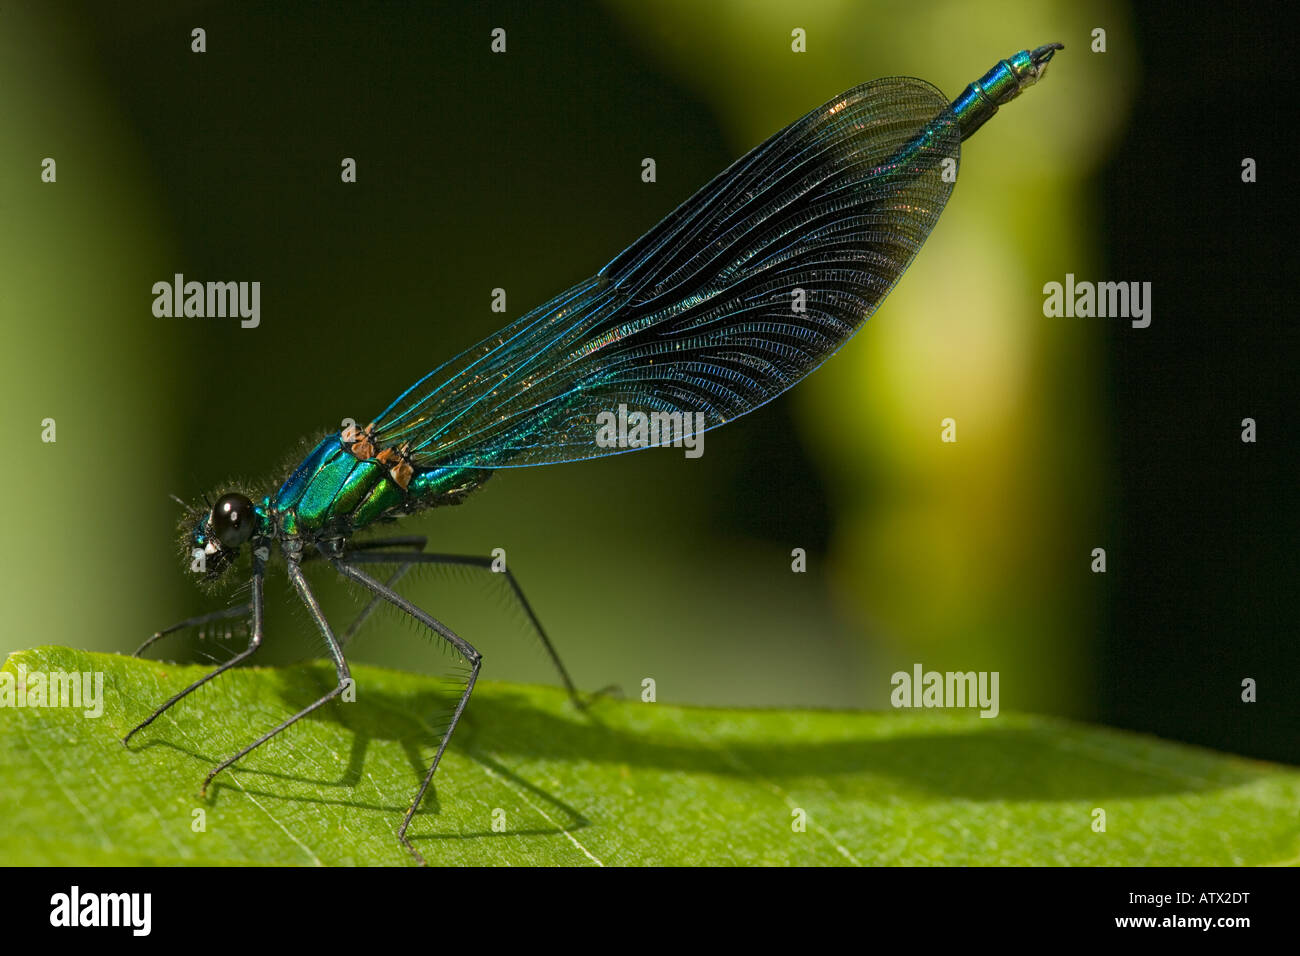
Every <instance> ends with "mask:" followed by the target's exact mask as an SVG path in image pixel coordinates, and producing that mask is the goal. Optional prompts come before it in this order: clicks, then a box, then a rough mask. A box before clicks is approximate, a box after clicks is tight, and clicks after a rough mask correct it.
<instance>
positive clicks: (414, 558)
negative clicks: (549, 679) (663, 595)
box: [344, 551, 586, 709]
mask: <svg viewBox="0 0 1300 956" xmlns="http://www.w3.org/2000/svg"><path fill="white" fill-rule="evenodd" d="M344 560H345V561H351V562H353V563H355V564H402V565H404V567H402V568H400V569H399V571H400V574H405V573H406V571H407V570H409V569H410V566H411V565H413V564H456V565H462V566H466V567H473V568H479V569H482V570H486V571H489V572H492V558H487V557H482V556H480V555H476V554H424V553H422V552H418V551H408V552H401V553H398V552H390V553H384V554H374V553H369V552H367V553H364V554H348V555H345V556H344ZM493 573H499V574H502V575H504V577H505V579H506V581H507V582H508V583H509V584H510V590H511V592H512V593H513V594H514V596H515V599H516V600H518V602H519V605H520V607H522V608H523V609H524V613H525V614H526V615H528V620H529V622H530V623H531V624H532V626H533V630H534V631H536V632H537V636H538V637H539V638H541V641H542V646H543V647H545V648H546V653H547V654H548V655H549V656H550V658H551V663H553V664H554V665H555V669H556V671H558V672H559V674H560V680H562V681H563V682H564V688H565V690H567V691H568V692H569V699H570V700H572V701H573V703H574V705H575V706H576V707H578V708H579V709H584V708H585V707H586V703H585V702H584V701H583V699H582V698H581V697H580V696H579V694H578V691H577V688H576V687H574V684H573V680H572V679H571V678H570V677H569V672H568V671H567V670H566V669H565V667H564V664H563V662H562V661H561V660H560V655H559V654H558V653H556V650H555V645H553V644H552V643H551V639H550V638H549V637H548V636H547V634H546V629H545V628H543V627H542V622H541V621H540V620H538V618H537V614H536V613H535V612H534V611H533V606H532V605H531V604H529V603H528V598H526V597H524V592H523V589H522V588H520V587H519V582H518V581H516V580H515V576H514V574H513V572H511V570H510V569H509V568H506V569H505V570H503V571H500V572H493ZM400 574H399V575H398V576H400ZM371 603H372V604H373V602H371ZM367 610H368V609H367Z"/></svg>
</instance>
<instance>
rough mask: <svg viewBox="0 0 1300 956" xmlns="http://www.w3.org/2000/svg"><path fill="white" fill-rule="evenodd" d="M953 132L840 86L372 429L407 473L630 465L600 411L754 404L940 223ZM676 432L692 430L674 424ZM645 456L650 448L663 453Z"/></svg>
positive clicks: (858, 313)
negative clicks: (603, 459)
mask: <svg viewBox="0 0 1300 956" xmlns="http://www.w3.org/2000/svg"><path fill="white" fill-rule="evenodd" d="M960 144H961V134H960V131H959V129H958V127H957V124H956V122H955V121H954V119H953V116H952V114H951V112H950V111H949V109H948V103H947V101H946V100H945V98H944V97H943V95H942V94H941V93H940V92H939V91H938V90H936V89H935V88H934V87H933V86H931V85H930V84H928V83H926V82H924V81H923V80H917V79H912V78H907V77H890V78H887V79H882V80H875V81H872V82H870V83H865V84H863V85H862V86H858V87H855V88H854V89H852V90H849V91H848V92H846V93H844V94H842V95H841V96H838V97H836V98H835V99H833V100H831V101H830V102H829V103H827V104H825V105H824V106H822V107H821V108H819V109H816V110H814V111H812V112H811V113H809V114H808V115H806V116H804V117H803V118H802V119H800V120H798V121H797V122H795V123H793V124H791V125H790V126H788V127H786V128H785V129H784V130H782V131H781V132H779V133H777V134H776V135H774V136H772V137H771V138H770V139H769V140H767V141H766V142H765V143H763V144H761V145H760V146H758V147H756V148H755V149H753V150H751V151H750V152H749V153H748V154H747V155H745V156H743V157H742V158H741V159H739V160H737V161H736V162H735V163H733V164H732V165H731V166H730V167H729V168H728V169H726V170H725V171H724V172H722V173H721V174H719V175H718V176H717V177H716V178H715V179H714V180H713V181H712V182H710V183H709V184H708V185H707V186H705V187H704V188H703V189H701V190H700V191H699V192H697V193H696V194H695V195H694V196H692V197H691V198H690V199H688V200H687V201H686V202H685V203H683V204H682V205H681V206H679V207H678V208H677V209H676V210H674V211H673V212H672V213H671V214H669V215H668V216H667V217H666V218H664V219H663V220H662V221H661V222H660V223H659V224H658V225H656V226H655V227H654V228H653V229H651V230H650V231H649V232H647V233H646V234H645V235H644V236H642V237H641V238H640V239H638V240H637V241H636V242H635V243H633V244H632V245H631V246H630V247H629V248H627V249H626V250H624V251H623V252H622V253H621V254H620V255H619V256H618V257H617V258H615V259H614V260H613V261H612V262H610V263H609V264H608V265H606V266H605V267H604V268H603V269H601V270H600V272H598V273H597V274H596V275H595V276H594V277H592V278H591V279H588V280H586V281H584V282H580V283H578V284H577V285H575V286H574V287H573V288H571V289H569V290H567V291H566V292H564V293H562V294H560V295H559V296H557V297H556V298H554V299H552V300H551V301H550V302H548V303H546V304H545V305H543V306H541V307H540V308H538V309H535V310H533V311H532V312H529V313H528V314H527V315H525V316H523V317H522V318H520V319H519V320H517V321H516V322H514V323H512V324H511V325H509V326H507V327H506V328H505V329H503V330H501V331H500V332H498V333H496V334H495V335H493V336H490V337H489V338H487V339H484V340H483V341H482V342H480V343H478V344H477V345H475V346H474V347H473V348H470V349H469V350H467V351H465V352H463V353H461V354H460V355H458V356H457V357H456V358H454V359H452V360H451V361H449V362H447V363H446V364H445V365H443V366H441V367H439V368H438V369H435V370H434V371H433V372H430V373H429V374H428V375H426V376H425V377H424V378H423V379H421V380H420V381H418V382H416V383H415V384H414V385H412V386H411V387H410V388H409V389H407V390H406V392H405V393H403V394H402V395H401V396H400V397H399V398H398V399H397V400H396V401H394V402H393V403H392V404H391V405H390V406H389V407H388V408H387V409H385V410H384V412H383V413H382V414H381V415H380V416H379V417H378V418H377V419H376V420H375V421H376V428H375V431H376V436H377V438H378V441H379V443H380V444H381V445H383V446H389V445H400V444H403V443H408V444H409V447H410V449H411V458H412V460H413V461H414V462H415V464H417V465H420V466H422V467H433V466H441V465H466V466H472V467H481V468H506V467H521V466H526V465H541V464H548V463H552V462H560V461H574V460H578V459H583V458H593V457H596V456H599V455H606V454H614V453H618V452H621V451H627V450H631V449H628V448H625V447H607V446H604V445H602V444H598V442H597V435H598V432H599V428H600V421H599V420H598V416H600V415H601V413H615V412H617V410H618V408H619V406H620V405H623V406H626V408H627V409H628V410H630V411H641V412H669V413H673V412H677V413H686V414H690V413H696V412H698V413H701V414H702V416H703V417H702V418H701V419H697V420H698V421H701V422H702V423H703V429H705V430H707V429H708V428H713V427H716V426H718V425H721V424H723V423H725V422H727V421H730V420H731V419H733V418H736V417H737V416H740V415H743V414H745V413H746V412H749V411H752V410H754V409H755V408H758V407H759V406H760V405H763V404H764V403H766V402H768V401H770V400H772V399H773V398H775V397H776V396H777V395H779V394H781V393H782V392H784V391H785V390H786V389H787V388H789V387H790V386H791V385H793V384H794V383H795V382H797V381H799V380H800V379H801V378H803V377H804V376H805V375H807V374H808V373H809V372H811V371H812V370H813V369H815V368H817V366H819V365H820V364H821V363H822V362H824V361H825V360H826V359H827V358H828V357H829V356H831V355H832V354H834V353H835V352H836V351H837V350H838V349H839V348H840V346H842V345H843V344H844V343H845V342H846V341H848V339H849V338H850V337H851V336H852V335H853V333H854V332H856V331H857V329H858V327H859V326H860V325H861V324H862V323H863V322H864V321H865V320H866V318H867V317H868V316H869V315H871V313H872V312H874V311H875V309H876V307H877V306H879V305H880V303H881V302H882V301H883V300H884V298H885V296H886V295H888V293H889V291H890V290H891V289H892V288H893V287H894V284H895V283H896V282H897V281H898V279H899V277H900V276H901V275H902V274H903V272H904V271H905V270H906V269H907V267H908V265H909V264H910V263H911V261H912V259H913V257H915V255H916V253H917V252H918V251H919V249H920V248H921V245H922V243H924V242H925V238H926V236H927V235H929V233H930V230H931V229H932V228H933V227H934V224H935V222H936V221H937V220H938V218H939V214H940V213H941V212H942V211H943V207H944V204H945V203H946V202H947V200H948V196H949V193H950V192H951V190H952V182H951V181H952V180H953V179H954V178H955V176H952V175H944V169H943V167H942V165H941V164H942V162H943V160H945V159H951V160H952V161H953V163H954V165H953V166H952V167H951V172H953V173H955V171H956V166H955V163H956V162H957V161H958V160H959V157H960ZM686 421H687V422H688V423H689V422H691V421H692V419H690V418H687V419H686ZM661 443H662V442H661Z"/></svg>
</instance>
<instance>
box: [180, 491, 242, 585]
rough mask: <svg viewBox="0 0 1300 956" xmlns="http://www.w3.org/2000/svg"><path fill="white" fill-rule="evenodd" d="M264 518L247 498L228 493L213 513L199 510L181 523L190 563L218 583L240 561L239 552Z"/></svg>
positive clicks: (183, 545)
mask: <svg viewBox="0 0 1300 956" xmlns="http://www.w3.org/2000/svg"><path fill="white" fill-rule="evenodd" d="M259 520H260V516H259V515H258V513H257V509H256V508H255V507H254V505H253V502H252V501H251V500H250V499H249V497H248V496H247V495H244V494H241V493H239V492H237V491H233V492H228V493H226V494H224V495H222V496H221V497H220V498H218V499H217V501H216V504H214V505H213V506H212V508H211V509H210V510H202V509H200V510H195V511H191V512H190V513H189V514H187V515H186V516H185V518H184V519H183V521H182V523H181V539H182V540H181V544H182V547H183V548H184V550H185V552H186V554H185V558H186V563H187V564H188V565H189V566H190V568H191V570H193V571H195V572H197V573H199V574H201V575H203V582H204V583H205V584H212V583H215V582H216V580H217V579H218V578H220V577H221V575H222V573H223V572H224V571H225V570H226V569H227V568H229V567H230V566H231V565H232V564H234V562H235V559H236V558H238V557H239V549H240V547H241V546H242V545H244V544H245V543H247V542H248V540H249V539H250V538H252V537H253V533H254V532H255V531H256V530H257V526H258V523H259Z"/></svg>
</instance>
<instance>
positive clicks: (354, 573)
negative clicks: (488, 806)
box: [334, 555, 483, 866]
mask: <svg viewBox="0 0 1300 956" xmlns="http://www.w3.org/2000/svg"><path fill="white" fill-rule="evenodd" d="M356 557H357V556H356V555H352V556H351V558H350V559H355V558H356ZM421 557H432V555H421ZM334 567H335V568H337V569H338V572H339V574H342V575H343V576H344V577H346V578H350V579H351V580H353V581H356V582H357V583H358V584H361V585H363V586H365V587H366V588H368V589H369V590H370V591H371V592H373V593H374V594H376V595H378V596H379V597H381V598H383V599H384V600H385V601H388V602H389V603H390V604H392V605H393V606H395V607H396V608H398V609H399V610H401V611H404V612H405V613H407V614H409V615H410V616H411V617H413V618H415V619H416V620H417V621H419V622H420V623H421V624H423V625H424V626H425V627H427V628H428V629H429V630H431V631H433V632H434V633H435V634H437V635H438V636H439V637H441V638H442V639H443V640H445V641H446V642H447V643H448V644H450V645H451V646H452V647H454V648H455V649H456V650H457V651H458V652H459V653H460V655H461V656H462V657H464V658H465V660H467V661H469V664H470V672H469V681H468V682H467V683H466V684H465V690H464V691H463V692H462V693H461V695H460V700H459V701H458V702H457V704H456V710H455V712H454V713H453V714H452V715H451V723H450V724H448V725H447V730H446V732H445V733H443V735H442V740H441V741H440V742H439V744H438V752H437V753H436V754H434V756H433V763H432V764H430V765H429V772H428V773H426V774H425V775H424V780H423V781H422V782H421V783H420V789H419V790H418V791H417V792H416V794H415V799H414V800H412V801H411V806H410V807H409V808H407V811H406V816H405V817H403V818H402V825H401V826H400V827H399V828H398V830H397V839H398V840H400V841H401V842H402V845H403V846H404V847H406V848H407V849H408V850H409V851H410V852H411V855H412V856H414V857H415V859H416V860H417V861H419V864H420V865H421V866H424V865H425V861H424V857H423V856H422V855H421V854H420V851H419V850H417V849H416V848H415V847H414V846H412V845H411V841H410V840H408V839H407V838H406V828H407V827H409V826H410V825H411V818H412V817H414V816H415V811H416V810H417V809H419V806H420V802H421V801H422V800H423V799H424V794H425V791H427V790H428V789H429V783H430V782H431V781H432V780H433V774H434V771H435V770H437V769H438V764H439V762H441V760H442V754H443V751H445V750H446V749H447V744H448V743H449V742H450V741H451V735H452V734H454V733H455V732H456V725H457V724H459V723H460V715H461V714H463V713H464V712H465V705H466V704H467V703H469V695H470V694H472V693H473V692H474V684H475V682H476V681H477V680H478V672H479V668H481V667H482V666H483V656H482V655H481V654H479V652H478V651H476V650H475V649H474V648H473V646H471V645H470V643H469V642H468V641H466V640H465V639H464V638H462V637H460V636H459V635H457V634H456V633H455V632H454V631H452V630H451V628H449V627H447V625H445V624H443V623H442V622H441V621H439V620H437V619H436V618H434V617H432V616H431V615H429V614H428V613H426V612H425V611H423V610H421V609H420V608H418V607H416V606H415V605H414V604H412V603H411V602H410V601H408V600H407V599H406V598H404V597H402V596H401V595H400V594H398V593H397V592H396V591H394V590H393V589H392V588H390V587H388V586H387V585H385V584H381V583H380V582H379V581H377V580H376V579H375V578H372V577H371V576H370V575H368V574H366V572H364V571H362V570H361V569H360V568H354V567H352V566H351V565H348V564H345V563H344V562H343V561H342V560H335V561H334Z"/></svg>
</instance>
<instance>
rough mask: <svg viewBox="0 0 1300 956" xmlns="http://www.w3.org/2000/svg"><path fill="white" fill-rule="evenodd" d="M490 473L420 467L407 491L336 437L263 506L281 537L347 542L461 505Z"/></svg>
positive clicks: (384, 468)
mask: <svg viewBox="0 0 1300 956" xmlns="http://www.w3.org/2000/svg"><path fill="white" fill-rule="evenodd" d="M488 474H490V473H489V472H486V471H483V470H481V469H474V468H463V467H448V468H417V469H415V470H414V472H413V474H412V475H411V478H410V481H409V483H408V484H407V487H406V488H402V487H401V485H399V484H398V482H397V481H396V480H395V479H394V476H393V474H392V472H391V471H390V469H389V467H388V466H386V465H385V464H383V463H382V462H380V461H377V460H376V459H374V458H370V459H367V460H361V459H359V458H357V457H356V456H355V455H354V454H353V453H352V451H351V445H350V444H349V443H346V442H344V441H342V440H341V438H340V436H339V435H337V434H333V435H329V436H327V437H326V438H324V439H322V440H321V442H320V443H319V444H317V445H316V447H315V448H313V449H312V451H311V453H310V454H308V455H307V457H306V458H305V459H303V461H302V463H301V464H299V465H298V467H297V468H295V469H294V471H293V474H291V475H290V476H289V478H288V479H287V480H286V481H285V482H284V484H283V485H281V486H280V490H279V491H277V492H276V493H275V494H274V495H272V496H270V497H268V498H267V499H266V500H265V501H264V502H263V507H264V508H265V514H266V516H267V518H268V519H270V521H271V522H273V523H274V525H275V528H276V531H277V532H278V536H279V537H282V538H283V537H306V538H311V539H318V538H325V537H330V538H338V537H347V536H348V535H350V534H352V533H354V532H356V531H360V530H362V529H364V528H366V527H368V526H370V525H373V524H375V523H376V522H380V521H387V520H392V519H395V518H399V517H401V516H402V515H406V514H410V513H412V512H414V511H420V510H423V509H424V508H431V507H434V506H437V505H443V504H457V503H459V502H460V501H461V500H463V499H464V498H465V496H466V495H468V494H469V492H470V491H472V490H473V489H474V488H476V487H477V486H478V485H480V484H481V483H482V482H483V481H485V480H486V478H487V476H488ZM259 510H260V509H259Z"/></svg>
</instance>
